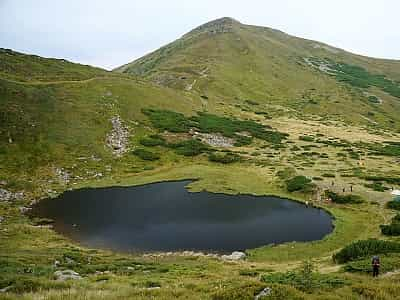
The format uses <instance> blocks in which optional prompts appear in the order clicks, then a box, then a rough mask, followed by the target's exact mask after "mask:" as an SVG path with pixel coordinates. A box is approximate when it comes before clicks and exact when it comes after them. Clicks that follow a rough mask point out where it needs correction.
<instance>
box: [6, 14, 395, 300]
mask: <svg viewBox="0 0 400 300" xmlns="http://www.w3.org/2000/svg"><path fill="white" fill-rule="evenodd" d="M399 164H400V61H398V60H389V59H376V58H371V57H365V56H360V55H356V54H353V53H350V52H347V51H345V50H342V49H339V48H336V47H333V46H330V45H327V44H323V43H320V42H317V41H312V40H307V39H302V38H299V37H295V36H291V35H288V34H286V33H284V32H282V31H279V30H275V29H271V28H266V27H259V26H252V25H245V24H242V23H240V22H239V21H237V20H235V19H232V18H222V19H217V20H214V21H211V22H209V23H206V24H204V25H201V26H199V27H197V28H195V29H194V30H192V31H190V32H188V33H187V34H185V35H183V36H182V37H181V38H179V39H178V40H176V41H173V42H171V43H170V44H167V45H166V46H164V47H162V48H160V49H158V50H156V51H155V52H152V53H150V54H148V55H146V56H144V57H142V58H139V59H137V60H135V61H133V62H129V63H126V64H125V65H122V66H120V67H118V68H116V69H114V70H112V71H107V70H104V69H101V68H96V67H92V66H88V65H81V64H76V63H72V62H69V61H67V60H64V59H53V58H44V57H39V56H35V55H29V54H24V53H19V52H16V51H13V50H10V49H3V48H1V49H0V299H9V300H13V299H24V300H28V299H29V300H34V299H35V300H36V299H37V300H38V299H49V300H50V299H74V300H77V299H85V300H86V299H88V300H92V299H93V300H94V299H96V300H98V299H143V300H144V299H191V300H195V299H212V300H234V299H235V300H236V299H305V300H313V299H328V300H334V299H338V300H339V299H340V300H342V299H371V300H372V299H379V300H389V299H400V290H399V288H398V285H399V284H400V215H399V214H400V212H399V211H400V167H399ZM183 180H188V181H189V183H188V185H187V190H188V191H189V192H190V194H191V195H192V193H195V194H196V195H199V196H200V195H205V196H207V197H217V198H218V197H221V198H222V197H223V196H227V195H229V196H230V197H229V199H235V197H234V196H237V197H238V196H243V197H244V198H243V199H247V198H246V197H249V198H248V199H253V198H254V199H257V201H260V200H261V199H264V197H265V199H266V200H265V201H268V197H266V196H269V197H276V198H278V199H280V198H284V199H285V201H288V202H289V203H291V202H293V201H295V202H296V203H294V204H296V207H301V208H302V209H304V210H305V211H306V212H309V213H310V215H311V213H312V212H313V213H314V212H319V217H321V218H322V217H324V218H325V217H326V218H329V221H330V222H332V226H331V227H332V229H331V231H330V232H329V233H327V234H324V235H323V237H322V239H316V238H311V237H310V238H308V237H307V238H303V237H299V238H298V239H296V240H293V239H291V238H290V239H286V240H282V241H280V240H277V241H276V242H274V243H263V242H262V241H261V243H258V244H257V245H258V246H257V247H255V248H250V249H246V248H242V249H235V250H237V251H235V252H233V253H232V254H231V251H230V252H229V253H226V251H218V250H219V249H204V248H201V246H199V247H198V248H196V249H195V248H192V247H190V248H185V247H184V246H183V247H179V249H175V248H174V249H173V250H168V251H162V250H160V251H158V250H153V249H150V248H149V250H148V251H135V249H132V251H118V250H115V249H114V248H113V247H112V245H111V246H110V245H107V246H102V244H101V243H102V242H104V241H103V240H101V241H100V238H99V236H100V229H99V228H91V229H92V231H91V234H92V235H91V237H90V240H89V239H88V240H87V241H86V242H87V243H86V242H81V241H80V240H79V238H78V237H79V236H80V233H79V232H83V226H84V224H83V223H82V224H81V223H79V222H80V221H73V222H70V223H68V224H67V223H65V224H64V223H62V220H57V219H52V218H51V217H48V216H44V215H40V214H39V215H38V214H37V213H35V211H36V207H40V205H41V204H42V203H43V205H44V203H45V201H49V200H50V201H49V202H53V203H57V202H54V201H58V200H59V199H61V198H62V197H63V195H65V196H67V195H73V193H75V192H82V191H83V192H85V191H97V192H98V193H103V191H106V190H107V188H110V189H119V188H128V187H129V188H138V189H140V188H144V187H152V186H153V185H152V184H156V183H168V182H180V181H183ZM118 191H120V190H118ZM104 193H105V192H104ZM120 193H121V194H118V193H116V194H115V195H116V196H115V197H110V198H107V201H109V202H113V201H115V203H117V202H116V201H119V200H120V199H119V198H120V197H122V196H121V195H122V192H120ZM169 193H170V194H171V197H178V196H177V194H178V192H177V191H170V190H169ZM175 193H176V194H175ZM182 193H183V192H182ZM155 194H156V195H157V197H161V196H159V195H162V194H163V192H162V191H160V192H159V193H158V194H157V193H155ZM396 194H397V196H396ZM104 195H105V194H104ZM143 195H144V194H140V193H139V196H138V197H136V198H134V197H132V199H131V200H132V201H139V202H143V206H146V205H147V204H149V203H150V202H151V199H150V198H148V197H150V196H146V197H145V196H143ZM146 195H147V194H146ZM149 195H153V194H151V193H150V194H149ZM212 195H214V196H212ZM253 196H257V197H253ZM104 197H105V196H104ZM154 197H156V196H154ZM261 197H262V198H261ZM99 198H102V196H99ZM157 199H158V200H160V199H159V198H157ZM218 199H219V198H218ZM288 199H289V200H291V201H289V200H288ZM103 200H104V199H103ZM280 200H282V201H283V199H280ZM82 201H86V199H83V200H82ZM229 201H232V206H234V204H235V205H236V203H233V202H234V201H236V200H229ZM254 201H256V200H254ZM278 202H279V201H278ZM63 203H64V202H63ZM101 203H106V202H105V201H102V202H101ZM221 203H222V202H221ZM274 203H275V202H274ZM285 203H286V202H285ZM101 205H106V204H101ZM149 205H150V204H149ZM218 205H219V204H218ZM221 205H222V204H221ZM248 205H249V207H250V206H252V205H255V203H253V200H249V203H248ZM285 205H286V204H285ZM285 205H284V204H282V207H286V206H285ZM94 206H95V205H94ZM99 206H100V204H99ZM164 206H165V207H168V205H167V204H165V203H163V206H162V207H164ZM288 206H290V205H288ZM83 207H85V206H84V205H82V206H81V205H77V206H76V207H75V208H74V209H73V210H71V211H72V212H71V214H73V213H74V212H73V211H77V212H76V213H77V214H79V215H80V217H82V218H83V219H82V220H84V221H82V222H86V221H87V222H92V220H93V214H94V210H95V207H93V209H90V208H89V209H88V210H85V209H83ZM147 208H148V207H147ZM206 208H207V210H208V213H207V211H206V213H202V211H201V210H200V209H199V207H198V206H196V205H195V204H194V208H193V209H192V210H190V212H189V213H190V216H191V220H190V221H192V222H193V223H195V224H194V225H193V226H195V225H196V223H200V221H199V219H200V216H199V215H200V214H205V216H203V215H202V216H201V217H202V218H203V217H204V218H211V217H210V216H212V222H211V221H210V224H208V225H209V226H214V225H215V226H217V225H218V226H221V228H222V227H224V226H228V225H227V224H228V223H229V224H231V223H235V222H240V220H238V218H239V217H237V216H238V215H239V214H236V213H235V212H234V209H233V208H232V210H231V209H230V206H229V205H227V206H226V209H224V210H222V209H221V208H220V207H219V206H218V214H222V215H221V219H219V218H217V217H218V216H217V217H216V216H215V215H217V214H216V213H215V211H217V204H215V206H214V204H213V205H209V207H206ZM61 209H62V210H64V209H65V211H67V209H66V208H65V207H62V208H61ZM96 209H97V207H96ZM170 209H171V210H172V211H173V212H174V216H175V214H178V213H179V212H182V213H183V209H181V208H180V207H178V206H177V207H169V208H165V209H164V210H160V211H158V210H157V209H154V210H153V213H149V214H148V215H145V216H138V215H135V211H134V210H132V212H131V213H132V220H133V219H135V221H136V222H137V219H138V218H140V217H143V218H144V219H146V221H148V222H149V223H151V221H150V220H152V217H154V216H156V215H163V213H165V214H167V213H169V212H170V211H169V210H170ZM240 209H241V210H242V214H241V215H240V217H241V218H243V219H244V218H246V222H248V223H246V224H248V226H257V224H259V223H257V221H258V219H256V217H254V219H253V218H251V217H249V216H248V215H246V213H247V212H248V213H250V210H249V211H247V210H246V211H243V208H242V207H240ZM279 209H284V208H281V207H279ZM285 209H288V208H287V207H286V208H285ZM314 209H315V210H316V211H314ZM317 209H318V210H317ZM79 210H81V211H79ZM188 210H189V209H188ZM68 211H69V210H68ZM78 211H79V212H78ZM254 211H256V212H254ZM136 213H137V212H136ZM251 213H254V214H256V215H257V217H258V218H262V217H265V216H264V215H263V216H261V212H259V211H257V209H255V208H253V211H252V212H251ZM258 213H259V214H260V215H258ZM114 214H116V211H115V210H114V209H111V208H108V207H107V208H105V213H104V215H102V216H101V219H102V221H101V222H104V224H105V225H104V226H106V227H107V226H110V227H107V228H108V229H110V228H111V227H112V226H114V225H115V223H118V222H117V221H118V217H116V216H115V215H114ZM315 214H316V215H318V214H317V213H315ZM65 215H68V213H65ZM243 215H245V216H243ZM236 217H237V219H236ZM296 217H298V216H297V215H296V211H293V212H292V214H289V215H288V217H287V218H282V219H281V220H277V222H278V227H277V228H278V229H277V230H278V233H280V232H279V230H281V231H282V233H281V234H282V236H285V235H286V234H287V232H285V229H284V228H286V227H285V226H290V225H293V224H294V223H293V224H292V223H291V222H292V221H293V222H294V221H295V219H296ZM198 218H199V219H198ZM214 218H216V219H214ZM266 218H270V219H271V220H273V219H274V216H273V215H272V216H271V215H266ZM111 219H113V220H116V221H115V222H111V221H110V224H108V223H107V220H111ZM147 219H148V220H147ZM228 219H229V221H227V220H228ZM202 220H204V219H202ZM324 220H326V219H324ZM174 221H175V220H174V219H173V218H172V217H171V219H168V220H167V222H166V224H165V226H167V227H166V228H164V230H165V231H167V232H168V234H172V233H171V232H170V231H169V230H170V228H171V227H168V226H169V225H170V224H171V223H174ZM308 221H309V222H310V223H308ZM60 222H61V223H60ZM132 222H133V221H132ZM185 222H186V223H182V226H183V227H184V226H187V228H181V229H182V230H183V229H185V230H186V229H187V230H189V229H190V228H191V227H190V226H189V222H188V221H185ZM279 222H281V225H279ZM311 222H312V220H311V219H310V220H305V221H303V225H304V226H308V227H309V228H308V229H309V230H310V231H312V230H315V229H316V228H312V227H313V226H311V225H310V224H314V223H311ZM146 224H147V222H146ZM190 224H192V223H190ZM221 224H222V225H221ZM235 224H236V223H235ZM260 224H261V223H260ZM324 224H325V223H324ZM135 225H137V224H135ZM139 225H140V224H139ZM156 225H160V224H157V222H156V221H154V222H153V223H152V224H151V226H156ZM197 225H198V224H197ZM208 225H207V226H208ZM236 225H237V224H236ZM80 226H82V229H81V228H80ZM101 226H103V223H102V225H101ZM149 226H150V225H149ZM163 226H164V225H163ZM163 226H160V227H161V228H162V227H163ZM207 226H205V228H203V230H204V232H203V230H201V229H199V230H193V231H190V232H189V235H190V236H194V237H199V240H200V236H202V237H203V236H204V238H210V239H215V240H212V241H215V243H216V242H217V241H218V240H220V239H223V238H230V239H234V240H235V242H237V244H240V240H241V239H245V238H250V237H251V236H252V235H255V231H254V232H250V231H249V232H246V233H245V234H244V235H242V234H240V232H241V231H240V230H238V229H236V230H237V231H235V232H233V233H232V234H231V235H229V236H228V234H227V236H224V237H222V236H214V234H215V235H216V234H217V233H216V232H217V231H215V232H214V231H213V230H209V229H207V228H208V227H207ZM93 227H96V226H93ZM143 227H145V226H144V225H143ZM295 227H297V226H294V225H293V228H295ZM67 228H70V229H68V230H67ZM196 228H197V227H196ZM210 228H213V227H210ZM218 228H220V227H218ZM226 228H227V227H224V229H226ZM235 228H236V227H235ZM249 228H253V227H249ZM254 228H255V227H254ZM288 228H289V227H288ZM257 229H259V230H261V232H264V231H265V237H267V236H268V235H269V234H270V231H269V230H272V229H271V228H268V227H267V226H266V227H265V228H259V227H257ZM126 230H127V234H126V235H127V236H129V235H130V234H131V233H132V232H130V230H133V229H131V228H127V229H126ZM135 230H136V229H135ZM140 230H142V231H139V233H142V232H145V230H147V229H145V228H140ZM67 232H70V233H69V234H67ZM257 232H258V231H257ZM64 233H65V234H64ZM106 233H107V235H108V236H113V233H111V229H110V232H109V231H106ZM203 234H204V235H203ZM116 235H118V234H116ZM132 235H133V233H132ZM142 239H143V240H142ZM177 239H178V238H177ZM133 240H134V241H135V239H133ZM157 240H158V244H160V245H161V246H162V247H161V246H160V249H165V248H168V247H166V245H167V244H168V246H169V245H170V244H169V242H170V241H166V240H164V239H163V238H162V236H161V237H159V236H157ZM267 240H268V239H267V238H265V241H267ZM137 242H138V243H139V242H143V244H144V245H147V244H146V241H145V237H144V235H143V236H142V235H140V234H139V235H138V237H137ZM180 242H182V241H180ZM183 242H184V241H183ZM95 243H98V245H100V246H93V245H95ZM96 245H97V244H96ZM171 247H172V246H171ZM171 249H172V248H171ZM221 250H223V249H221ZM373 256H379V258H380V263H381V267H380V275H379V276H378V277H377V278H373V277H372V267H371V258H372V257H373Z"/></svg>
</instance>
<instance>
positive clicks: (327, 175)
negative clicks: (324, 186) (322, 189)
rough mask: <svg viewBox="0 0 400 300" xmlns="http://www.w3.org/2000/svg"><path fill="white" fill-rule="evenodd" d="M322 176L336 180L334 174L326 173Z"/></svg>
mask: <svg viewBox="0 0 400 300" xmlns="http://www.w3.org/2000/svg"><path fill="white" fill-rule="evenodd" d="M321 176H322V177H326V178H335V177H336V175H335V174H332V173H324V174H322V175H321Z"/></svg>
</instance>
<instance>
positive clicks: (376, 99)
mask: <svg viewBox="0 0 400 300" xmlns="http://www.w3.org/2000/svg"><path fill="white" fill-rule="evenodd" d="M368 101H369V102H371V103H380V101H379V99H378V97H376V96H369V97H368Z"/></svg>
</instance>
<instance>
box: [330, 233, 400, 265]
mask: <svg viewBox="0 0 400 300" xmlns="http://www.w3.org/2000/svg"><path fill="white" fill-rule="evenodd" d="M399 252H400V243H396V242H391V241H383V240H375V239H370V240H362V241H357V242H353V243H351V244H350V245H347V246H346V247H344V248H343V249H342V250H340V251H339V252H337V253H335V254H334V255H333V257H332V258H333V260H334V261H335V262H337V263H340V264H342V263H346V262H348V261H354V260H358V259H361V258H366V257H369V256H371V255H378V254H388V253H399Z"/></svg>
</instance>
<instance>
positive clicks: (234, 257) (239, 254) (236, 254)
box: [222, 251, 246, 260]
mask: <svg viewBox="0 0 400 300" xmlns="http://www.w3.org/2000/svg"><path fill="white" fill-rule="evenodd" d="M245 258H246V253H244V252H240V251H235V252H232V254H231V255H222V259H226V260H242V259H245Z"/></svg>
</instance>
